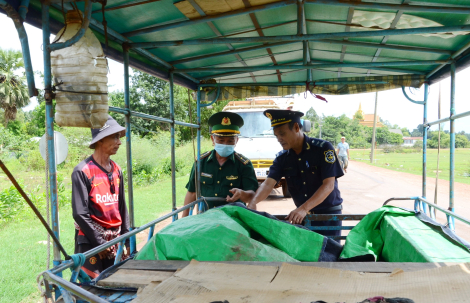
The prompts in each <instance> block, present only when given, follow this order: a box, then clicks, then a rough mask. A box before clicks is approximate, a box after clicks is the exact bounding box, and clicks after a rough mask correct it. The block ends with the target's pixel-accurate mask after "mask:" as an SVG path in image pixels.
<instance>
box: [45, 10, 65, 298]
mask: <svg viewBox="0 0 470 303" xmlns="http://www.w3.org/2000/svg"><path fill="white" fill-rule="evenodd" d="M41 6H42V43H43V49H44V51H43V58H44V99H45V102H46V142H47V150H48V151H49V153H48V158H47V163H48V166H49V180H46V182H49V193H50V197H46V199H50V204H51V219H52V222H51V223H52V230H53V232H54V235H55V237H56V239H57V241H60V225H59V203H58V198H57V167H56V163H55V146H54V144H55V143H54V109H53V103H52V100H53V99H54V94H53V92H52V70H51V53H50V52H49V51H48V46H49V44H50V35H51V32H50V27H49V3H47V2H42V3H41ZM53 255H54V259H53V261H52V264H53V265H54V267H55V266H58V265H60V263H61V257H60V250H59V247H58V246H57V243H56V242H55V241H54V247H53ZM58 276H59V277H62V273H58ZM55 295H56V300H57V298H58V297H59V296H60V295H61V293H60V290H59V289H56V291H55Z"/></svg>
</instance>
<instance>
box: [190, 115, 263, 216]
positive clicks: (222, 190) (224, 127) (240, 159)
mask: <svg viewBox="0 0 470 303" xmlns="http://www.w3.org/2000/svg"><path fill="white" fill-rule="evenodd" d="M209 125H210V126H211V127H212V134H213V135H215V136H222V137H235V136H237V135H238V134H239V133H240V127H242V126H243V118H242V117H241V116H240V115H238V114H236V113H231V112H219V113H215V114H213V115H212V116H211V117H210V118H209ZM216 148H217V145H216ZM216 153H217V152H216V150H215V149H214V150H212V151H208V152H206V153H204V154H202V155H201V157H200V159H201V174H200V182H201V196H203V197H218V198H226V197H227V195H228V196H230V197H231V196H232V193H230V192H229V190H231V189H232V188H240V189H242V190H244V191H247V190H253V191H256V190H257V189H258V180H257V179H256V175H255V170H254V169H253V164H251V161H250V160H249V159H247V158H245V157H244V156H243V155H241V154H239V153H236V152H233V153H231V154H230V155H228V156H227V161H225V163H224V164H223V165H222V166H220V164H219V161H217V158H216ZM219 155H220V154H219ZM195 166H196V163H195V164H194V165H193V168H192V170H191V175H190V177H189V181H188V184H186V188H187V189H188V191H189V192H196V176H195V170H196V168H195ZM240 202H241V201H240ZM226 203H227V202H208V206H209V208H213V207H216V206H220V205H223V204H226Z"/></svg>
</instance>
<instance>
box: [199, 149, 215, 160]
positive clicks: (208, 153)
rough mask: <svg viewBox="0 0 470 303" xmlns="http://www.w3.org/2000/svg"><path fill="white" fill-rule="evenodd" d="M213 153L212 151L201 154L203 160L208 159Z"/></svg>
mask: <svg viewBox="0 0 470 303" xmlns="http://www.w3.org/2000/svg"><path fill="white" fill-rule="evenodd" d="M211 153H212V151H211V150H210V151H208V152H205V153H203V154H201V159H203V158H207V157H208V156H209V155H210V154H211Z"/></svg>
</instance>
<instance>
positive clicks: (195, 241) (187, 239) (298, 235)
mask: <svg viewBox="0 0 470 303" xmlns="http://www.w3.org/2000/svg"><path fill="white" fill-rule="evenodd" d="M335 243H336V242H334V241H332V240H331V239H327V238H325V237H323V236H322V235H320V234H317V233H315V232H312V231H309V230H306V229H302V228H299V227H296V226H294V225H290V224H288V223H285V222H282V221H279V220H275V219H271V218H268V217H265V216H262V215H260V214H259V213H255V212H253V211H251V210H248V209H246V208H243V207H239V206H233V205H226V206H224V207H220V208H215V209H211V210H209V211H207V212H205V213H203V214H200V215H197V216H189V217H186V218H183V219H179V220H177V221H175V222H173V223H171V224H170V225H168V226H167V227H165V228H164V229H162V230H161V231H160V232H158V233H157V234H156V235H155V236H154V237H153V238H152V239H151V240H150V241H149V242H148V243H147V244H146V245H145V246H144V247H143V248H142V250H141V251H140V252H139V254H138V255H137V256H136V260H192V259H195V260H198V261H269V262H297V261H303V262H317V261H333V260H332V259H331V254H330V258H329V259H328V258H327V257H326V256H325V255H328V254H329V252H331V251H332V249H331V247H332V246H333V247H334V249H333V250H336V251H337V252H336V256H335V257H334V259H337V258H338V256H339V253H340V252H341V246H340V245H339V244H337V243H336V244H335Z"/></svg>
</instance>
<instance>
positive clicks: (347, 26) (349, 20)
mask: <svg viewBox="0 0 470 303" xmlns="http://www.w3.org/2000/svg"><path fill="white" fill-rule="evenodd" d="M353 15H354V7H350V8H349V9H348V17H347V19H346V24H350V23H351V22H352V18H353ZM350 30H351V27H350V26H349V25H346V28H345V30H344V31H345V32H346V33H349V32H350ZM348 39H349V38H344V39H343V41H344V42H347V41H348ZM346 48H347V45H346V44H343V47H342V48H341V56H340V58H339V62H343V61H344V56H346ZM340 76H341V67H340V68H338V78H339V77H340Z"/></svg>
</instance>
